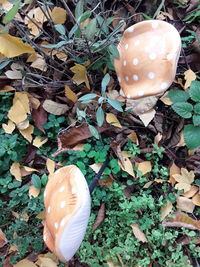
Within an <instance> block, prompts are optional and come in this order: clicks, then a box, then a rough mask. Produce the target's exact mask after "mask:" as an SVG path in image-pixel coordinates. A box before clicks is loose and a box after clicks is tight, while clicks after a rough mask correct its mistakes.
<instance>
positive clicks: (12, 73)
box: [5, 70, 22, 80]
mask: <svg viewBox="0 0 200 267" xmlns="http://www.w3.org/2000/svg"><path fill="white" fill-rule="evenodd" d="M5 75H6V76H7V77H8V78H9V79H11V80H17V79H18V80H19V79H22V73H21V71H19V70H7V71H6V72H5Z"/></svg>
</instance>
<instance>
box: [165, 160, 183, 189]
mask: <svg viewBox="0 0 200 267" xmlns="http://www.w3.org/2000/svg"><path fill="white" fill-rule="evenodd" d="M180 173H181V169H180V168H179V167H178V166H177V165H176V164H175V163H174V162H173V164H172V166H171V167H170V169H169V180H168V182H169V183H171V184H172V186H174V185H175V183H176V180H175V179H174V177H173V175H174V174H180Z"/></svg>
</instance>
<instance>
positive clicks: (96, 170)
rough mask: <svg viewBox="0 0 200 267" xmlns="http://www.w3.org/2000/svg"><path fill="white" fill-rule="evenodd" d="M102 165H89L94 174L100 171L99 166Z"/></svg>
mask: <svg viewBox="0 0 200 267" xmlns="http://www.w3.org/2000/svg"><path fill="white" fill-rule="evenodd" d="M102 165H103V163H94V164H92V165H89V166H90V168H91V169H93V171H94V172H96V173H98V172H99V170H100V169H101V166H102Z"/></svg>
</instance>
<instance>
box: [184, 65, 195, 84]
mask: <svg viewBox="0 0 200 267" xmlns="http://www.w3.org/2000/svg"><path fill="white" fill-rule="evenodd" d="M184 78H185V80H186V82H185V85H184V89H187V88H188V87H190V85H191V83H192V81H195V80H196V78H197V77H196V74H195V73H194V72H193V71H192V70H191V69H189V70H186V71H185V72H184Z"/></svg>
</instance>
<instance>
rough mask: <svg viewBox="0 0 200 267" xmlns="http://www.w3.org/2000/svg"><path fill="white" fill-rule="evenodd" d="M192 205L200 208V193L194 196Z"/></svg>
mask: <svg viewBox="0 0 200 267" xmlns="http://www.w3.org/2000/svg"><path fill="white" fill-rule="evenodd" d="M192 203H194V205H196V206H200V194H199V193H198V194H196V195H194V196H193V198H192Z"/></svg>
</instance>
